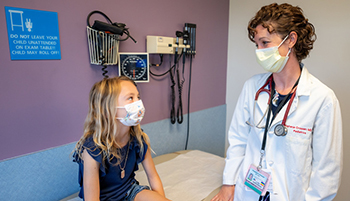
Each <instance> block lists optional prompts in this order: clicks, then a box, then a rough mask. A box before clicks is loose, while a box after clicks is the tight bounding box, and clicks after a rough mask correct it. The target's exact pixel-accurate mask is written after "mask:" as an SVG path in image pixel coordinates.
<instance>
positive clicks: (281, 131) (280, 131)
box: [246, 74, 300, 136]
mask: <svg viewBox="0 0 350 201" xmlns="http://www.w3.org/2000/svg"><path fill="white" fill-rule="evenodd" d="M299 79H300V76H299V78H298V80H297V81H296V83H295V84H294V86H293V88H292V89H291V91H290V92H289V94H288V95H286V96H285V98H284V99H283V100H282V101H281V103H280V104H279V105H278V106H277V109H276V113H275V115H274V116H273V117H272V119H271V122H270V126H271V124H272V122H273V120H274V118H275V117H276V116H277V114H278V112H279V111H280V110H281V109H282V107H283V106H284V104H285V102H286V101H287V99H288V96H289V95H290V94H291V93H292V92H293V91H294V92H295V91H296V88H297V86H298V83H299ZM267 85H269V89H270V90H269V89H267V88H266V86H267ZM262 92H266V93H268V94H269V100H268V105H269V106H268V107H267V108H266V110H265V112H264V115H263V116H262V117H261V119H260V121H259V122H258V123H257V124H254V122H255V107H256V104H257V101H258V98H259V95H260V93H262ZM274 93H275V83H274V82H273V77H272V74H271V76H269V78H267V80H266V83H265V84H264V85H263V86H262V87H261V88H260V89H259V90H258V91H257V92H256V94H255V98H254V107H253V124H251V123H250V122H249V121H246V123H247V124H248V125H250V126H252V127H256V128H259V129H263V128H266V129H267V128H269V125H268V124H269V122H268V121H269V119H270V115H267V114H269V113H270V112H271V107H272V106H271V105H272V97H273V95H274ZM295 94H296V93H292V96H291V98H290V101H289V103H288V106H287V109H286V111H285V113H284V116H283V120H282V123H281V124H278V125H276V126H275V129H274V133H275V135H277V136H285V135H287V133H288V128H287V126H286V121H287V117H288V113H289V110H290V108H291V106H292V102H293V99H294V97H295ZM266 115H267V120H266V121H267V122H266V125H265V126H259V125H260V123H261V122H262V120H263V119H264V117H265V116H266Z"/></svg>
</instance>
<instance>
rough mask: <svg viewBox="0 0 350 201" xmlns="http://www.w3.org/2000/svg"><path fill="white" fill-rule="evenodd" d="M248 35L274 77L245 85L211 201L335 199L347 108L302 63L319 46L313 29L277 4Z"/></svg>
mask: <svg viewBox="0 0 350 201" xmlns="http://www.w3.org/2000/svg"><path fill="white" fill-rule="evenodd" d="M248 32H249V38H250V40H251V41H252V42H254V43H255V44H256V46H257V50H256V56H257V61H258V63H259V64H260V65H261V66H262V67H263V68H264V69H265V70H266V71H268V73H266V74H259V75H255V76H253V77H252V78H250V79H249V80H247V81H246V83H245V84H244V87H243V90H242V92H241V94H240V96H239V99H238V102H237V106H236V109H235V112H234V114H233V118H232V122H231V125H230V128H229V133H228V140H229V143H230V146H229V148H228V150H227V157H226V165H225V169H224V173H223V186H222V188H221V190H220V192H219V193H218V194H217V195H216V196H215V197H214V198H213V199H212V201H228V200H235V201H258V200H263V201H265V200H271V201H304V200H306V201H309V200H317V201H319V200H332V199H334V197H335V195H336V193H337V191H338V188H339V185H340V177H341V171H342V123H341V113H340V106H339V102H338V100H337V97H336V96H335V94H334V92H333V91H332V90H331V89H330V88H328V87H327V86H326V85H324V84H323V83H322V82H320V81H319V80H318V79H317V78H315V77H314V76H313V75H311V74H310V73H309V71H308V70H307V68H306V67H304V65H303V64H302V63H301V61H302V60H303V59H305V58H306V57H307V56H308V54H309V52H310V50H311V49H312V48H313V42H314V41H315V39H316V35H315V29H314V26H313V25H312V24H311V23H310V22H308V20H307V19H306V18H305V17H304V15H303V12H302V9H301V8H299V7H294V6H292V5H289V4H280V5H278V4H276V3H274V4H271V5H267V6H264V7H262V8H261V9H260V10H259V11H258V12H257V13H256V15H255V17H253V18H252V19H251V21H250V22H249V25H248ZM248 173H249V174H248Z"/></svg>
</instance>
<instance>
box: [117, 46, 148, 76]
mask: <svg viewBox="0 0 350 201" xmlns="http://www.w3.org/2000/svg"><path fill="white" fill-rule="evenodd" d="M118 55H119V62H118V63H119V75H125V76H127V77H129V78H130V79H132V80H134V81H135V82H149V63H148V53H119V54H118Z"/></svg>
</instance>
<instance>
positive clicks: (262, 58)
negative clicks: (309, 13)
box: [255, 35, 291, 73]
mask: <svg viewBox="0 0 350 201" xmlns="http://www.w3.org/2000/svg"><path fill="white" fill-rule="evenodd" d="M288 36H289V35H287V36H286V37H285V38H284V39H283V41H282V42H281V44H280V45H279V46H275V47H270V48H265V49H257V50H255V53H256V57H257V61H258V63H259V64H260V65H261V66H262V67H263V68H264V69H265V70H266V71H269V72H272V73H279V72H281V71H282V69H283V68H284V66H285V65H286V63H287V61H288V58H289V54H290V51H291V49H289V51H288V54H287V56H285V57H282V56H281V55H280V53H279V51H278V48H279V47H280V46H281V45H282V44H283V43H284V41H285V40H286V39H287V38H288Z"/></svg>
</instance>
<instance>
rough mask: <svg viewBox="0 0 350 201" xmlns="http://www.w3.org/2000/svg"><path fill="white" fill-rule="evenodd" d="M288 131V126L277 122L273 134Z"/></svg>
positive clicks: (285, 133) (281, 133) (281, 134)
mask: <svg viewBox="0 0 350 201" xmlns="http://www.w3.org/2000/svg"><path fill="white" fill-rule="evenodd" d="M287 133H288V128H287V127H286V126H284V125H282V124H278V125H276V127H275V135H277V136H285V135H287Z"/></svg>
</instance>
